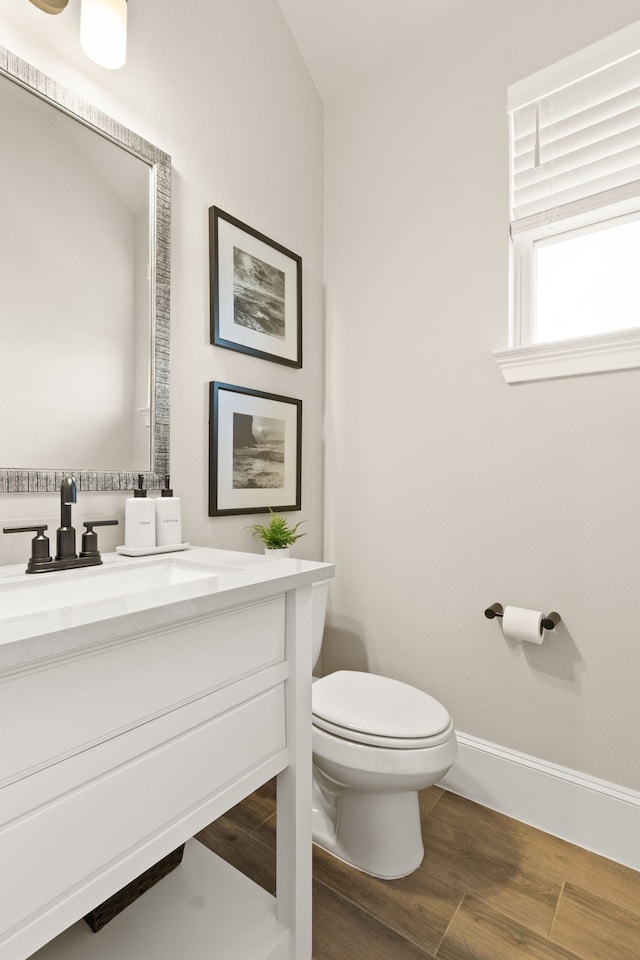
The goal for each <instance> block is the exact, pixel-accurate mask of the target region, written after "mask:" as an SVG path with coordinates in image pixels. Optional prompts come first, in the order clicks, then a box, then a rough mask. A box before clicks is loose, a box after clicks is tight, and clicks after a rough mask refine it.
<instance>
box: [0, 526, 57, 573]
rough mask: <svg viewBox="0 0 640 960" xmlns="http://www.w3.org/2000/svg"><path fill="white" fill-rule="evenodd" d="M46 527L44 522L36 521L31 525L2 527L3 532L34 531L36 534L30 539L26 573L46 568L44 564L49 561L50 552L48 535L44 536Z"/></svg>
mask: <svg viewBox="0 0 640 960" xmlns="http://www.w3.org/2000/svg"><path fill="white" fill-rule="evenodd" d="M47 529H48V526H47V524H46V523H38V524H35V525H34V526H33V527H3V528H2V532H3V533H35V534H36V536H35V537H34V538H33V540H32V541H31V556H30V557H29V562H28V563H27V573H37V572H38V571H41V570H44V569H46V564H48V563H51V554H50V553H49V537H45V535H44V531H45V530H47Z"/></svg>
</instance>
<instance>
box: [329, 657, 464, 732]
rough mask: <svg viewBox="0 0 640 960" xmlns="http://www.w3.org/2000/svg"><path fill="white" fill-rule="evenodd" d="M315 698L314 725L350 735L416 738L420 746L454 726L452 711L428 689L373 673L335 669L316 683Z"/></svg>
mask: <svg viewBox="0 0 640 960" xmlns="http://www.w3.org/2000/svg"><path fill="white" fill-rule="evenodd" d="M312 698H313V718H314V723H316V724H317V725H318V726H320V727H324V729H326V730H328V731H329V732H338V729H340V728H341V735H342V736H343V737H345V738H346V739H354V740H360V741H364V742H366V741H367V740H369V742H380V741H383V742H384V740H386V739H389V740H390V741H391V740H395V741H416V742H415V746H416V747H417V746H423V744H419V743H417V741H419V740H425V739H428V738H431V737H438V734H442V733H444V732H445V731H448V729H449V727H450V726H451V717H450V716H449V714H448V712H447V711H446V710H445V708H444V707H443V706H442V704H441V703H438V701H437V700H434V698H433V697H430V696H429V694H428V693H425V692H424V691H423V690H418V689H417V688H416V687H412V686H410V685H409V684H407V683H402V682H401V681H400V680H392V679H391V678H390V677H380V676H378V675H377V674H374V673H361V672H359V671H356V670H339V671H337V672H336V673H331V674H329V676H327V677H322V678H321V679H320V680H317V681H316V682H315V683H314V684H313V688H312ZM398 745H400V744H399V743H398ZM403 745H404V744H403ZM408 745H413V744H408Z"/></svg>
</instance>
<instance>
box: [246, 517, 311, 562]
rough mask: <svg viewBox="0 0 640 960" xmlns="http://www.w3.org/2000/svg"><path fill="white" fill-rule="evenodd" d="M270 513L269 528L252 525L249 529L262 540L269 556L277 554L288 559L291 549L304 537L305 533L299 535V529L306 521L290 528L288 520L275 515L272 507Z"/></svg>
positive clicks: (256, 524) (300, 521)
mask: <svg viewBox="0 0 640 960" xmlns="http://www.w3.org/2000/svg"><path fill="white" fill-rule="evenodd" d="M269 513H270V514H271V520H270V521H269V524H268V526H266V527H265V526H263V525H262V524H261V523H252V524H251V526H250V527H247V529H248V530H253V536H254V537H258V538H259V539H260V540H262V542H263V543H264V552H265V554H266V555H267V556H269V555H270V554H271V555H276V554H277V556H279V557H288V556H289V547H290V546H291V545H292V544H293V543H295V542H296V540H299V539H300V537H304V533H298V527H299V526H300V524H302V523H304V522H305V521H304V520H299V521H298V523H296V525H295V527H290V526H289V524H288V522H287V518H286V517H281V516H279V515H278V514H277V513H274V512H273V510H272V509H271V507H269Z"/></svg>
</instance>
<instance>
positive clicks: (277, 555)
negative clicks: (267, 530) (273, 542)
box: [264, 547, 291, 560]
mask: <svg viewBox="0 0 640 960" xmlns="http://www.w3.org/2000/svg"><path fill="white" fill-rule="evenodd" d="M290 549H291V547H278V548H277V549H276V550H272V549H271V548H270V547H265V548H264V555H265V557H271V559H272V560H283V559H284V558H285V557H288V556H290V553H289V551H290Z"/></svg>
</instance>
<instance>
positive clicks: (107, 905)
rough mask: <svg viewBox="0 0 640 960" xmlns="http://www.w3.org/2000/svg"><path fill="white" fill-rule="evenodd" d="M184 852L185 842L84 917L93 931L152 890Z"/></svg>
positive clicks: (96, 930)
mask: <svg viewBox="0 0 640 960" xmlns="http://www.w3.org/2000/svg"><path fill="white" fill-rule="evenodd" d="M183 853H184V843H183V844H182V846H181V847H178V849H177V850H173V851H172V853H169V854H167V856H166V857H163V858H162V860H159V861H158V863H155V864H154V865H153V866H152V867H149V869H148V870H145V872H144V873H141V874H140V876H139V877H136V879H135V880H132V881H131V883H128V884H127V885H126V887H123V888H122V889H121V890H118V892H117V893H114V894H113V896H111V897H109V898H108V900H105V901H104V902H103V903H101V904H100V905H99V906H97V907H95V908H94V909H93V910H92V911H91V912H90V913H88V914H87V915H86V916H85V918H84V919H85V920H86V921H87V923H88V924H89V926H90V927H91V929H92V930H93V932H94V933H97V932H98V930H101V929H102V928H103V927H104V925H105V924H107V923H109V921H110V920H113V918H114V917H116V916H117V915H118V914H119V913H122V911H123V910H124V909H125V907H128V906H129V905H130V904H132V903H133V902H134V900H137V899H138V897H141V896H142V894H143V893H146V892H147V890H150V889H151V887H152V886H153V885H154V884H156V883H157V882H158V880H162V878H163V877H166V875H167V874H168V873H171V871H172V870H174V869H175V867H177V866H178V864H179V863H180V862H181V860H182V854H183Z"/></svg>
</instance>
